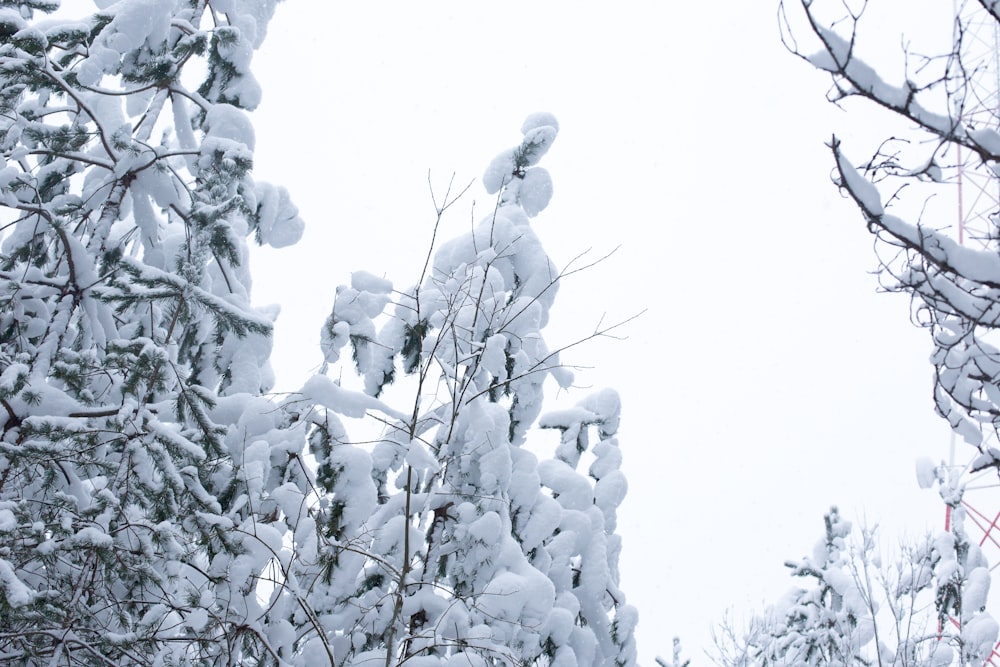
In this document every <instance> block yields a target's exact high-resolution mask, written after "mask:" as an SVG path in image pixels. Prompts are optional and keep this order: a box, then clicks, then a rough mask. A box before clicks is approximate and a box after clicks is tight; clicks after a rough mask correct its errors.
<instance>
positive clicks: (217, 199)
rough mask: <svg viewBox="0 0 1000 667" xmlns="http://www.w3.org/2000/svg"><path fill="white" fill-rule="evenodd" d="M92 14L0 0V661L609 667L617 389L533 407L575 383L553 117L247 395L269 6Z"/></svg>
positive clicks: (171, 1) (259, 354)
mask: <svg viewBox="0 0 1000 667" xmlns="http://www.w3.org/2000/svg"><path fill="white" fill-rule="evenodd" d="M97 4H98V6H99V9H98V10H97V12H96V13H94V14H92V15H90V16H86V17H83V18H80V19H76V20H64V19H48V20H35V17H34V13H35V12H36V11H45V12H47V11H50V10H52V9H54V8H55V6H56V3H54V2H47V1H45V0H24V1H18V0H0V204H2V208H0V230H2V231H0V234H2V238H0V244H2V245H0V428H2V433H0V619H2V620H0V662H3V663H4V664H23V665H36V664H37V665H41V664H53V665H55V664H58V665H144V666H145V665H309V667H315V666H316V665H337V666H340V665H361V664H372V665H375V664H378V665H401V664H404V663H405V664H407V665H463V666H464V665H496V664H510V665H523V664H539V665H551V664H558V665H630V664H634V663H635V646H634V638H633V631H634V628H635V623H636V613H635V610H634V609H633V608H632V607H630V606H629V605H628V604H626V601H625V596H624V594H623V593H622V592H621V590H620V589H619V587H618V581H619V575H618V554H619V550H620V547H621V543H620V539H619V538H618V536H617V534H616V533H615V528H616V510H617V507H618V505H619V503H620V502H621V500H622V498H623V497H624V495H625V491H626V484H625V480H624V477H623V476H622V473H621V471H620V463H621V451H620V449H619V447H618V442H617V439H616V432H617V429H618V423H619V418H620V403H619V399H618V396H617V394H615V393H614V392H613V391H610V390H605V391H601V392H598V393H596V394H594V395H592V396H589V397H585V398H583V400H582V401H581V402H580V403H579V404H578V406H577V407H576V408H572V409H568V410H560V411H557V412H554V413H550V414H548V415H546V416H542V417H541V419H539V417H540V415H542V413H543V390H544V387H545V384H546V381H547V380H548V379H549V378H554V380H555V381H556V383H558V385H560V386H561V387H563V388H568V387H569V385H570V383H571V381H572V374H571V373H570V372H568V371H567V370H566V369H565V368H563V367H562V366H561V364H560V354H559V351H558V350H552V349H550V348H549V347H548V346H547V345H546V343H545V340H544V338H543V336H542V333H541V331H542V328H543V327H544V326H545V324H546V322H547V321H548V318H549V312H550V308H551V306H552V303H553V300H554V298H555V296H556V293H557V290H558V287H559V277H560V274H559V271H558V269H556V267H555V266H554V265H553V263H552V261H551V260H550V259H549V258H548V256H547V255H546V253H545V251H544V249H543V248H542V247H541V244H540V242H539V239H538V237H537V236H536V235H535V233H534V232H533V231H532V228H531V218H532V217H533V216H535V215H538V214H539V213H541V212H542V211H543V210H544V209H545V207H546V205H547V204H548V202H549V200H550V198H551V196H552V183H551V178H550V177H549V174H548V172H547V171H545V170H544V169H543V168H542V167H540V166H538V163H539V161H540V160H541V159H542V157H543V156H544V154H545V153H546V151H548V150H549V148H550V147H551V145H552V143H553V141H554V139H555V138H556V135H557V133H558V125H557V123H556V121H555V119H554V118H553V117H552V116H551V115H548V114H535V115H533V116H531V117H529V118H528V120H527V121H526V122H525V124H524V126H523V128H522V135H523V138H522V140H521V141H520V142H519V143H518V144H517V145H516V146H515V147H513V148H511V149H510V150H507V151H505V152H503V153H502V154H501V155H499V156H498V157H497V158H496V159H495V160H494V161H493V162H492V163H491V165H490V167H489V169H488V170H487V174H486V176H485V177H484V184H485V186H486V188H487V190H488V192H490V193H494V194H496V197H497V198H496V206H495V208H494V210H493V211H492V212H491V213H490V214H489V215H488V216H486V218H485V219H484V220H483V221H482V222H481V223H480V224H479V225H478V226H477V227H476V228H475V229H474V230H473V231H471V232H469V233H467V234H465V235H463V236H460V237H458V238H456V239H453V240H451V241H448V242H446V243H444V244H442V245H441V246H440V247H439V248H438V249H437V250H436V252H435V253H433V257H431V255H428V263H427V266H426V267H425V270H424V273H423V275H422V276H420V278H419V280H418V281H417V285H416V286H414V287H410V288H407V289H404V290H401V291H397V290H395V289H394V288H393V286H392V284H391V283H390V282H389V281H387V280H385V279H383V278H379V277H377V276H376V275H374V274H370V273H366V272H362V271H359V272H356V273H354V274H352V276H351V281H350V284H349V285H345V286H343V287H341V288H340V289H339V290H338V293H337V298H336V302H335V304H334V306H333V311H332V313H331V315H330V317H329V319H328V321H327V324H326V326H325V327H324V329H323V332H322V337H321V345H320V349H319V353H321V354H322V355H323V357H324V358H325V361H326V365H325V366H324V373H322V374H319V375H316V376H314V377H312V378H310V379H308V380H306V381H305V382H304V384H303V386H302V388H301V390H300V391H299V392H296V393H294V394H292V395H289V396H284V397H273V396H269V395H268V394H267V392H268V391H269V390H270V387H271V384H272V374H271V371H270V368H269V365H268V358H269V355H270V349H271V329H272V323H273V321H274V318H275V317H276V316H277V309H274V308H272V309H263V310H262V309H255V308H253V307H251V306H250V287H251V280H250V271H249V267H248V263H247V260H248V248H247V239H248V238H250V237H252V238H253V239H254V240H255V241H256V242H258V243H266V244H270V245H272V246H274V247H282V246H286V245H289V244H292V243H295V242H296V241H297V240H298V238H299V236H300V235H301V231H302V226H303V225H302V221H301V220H300V219H299V217H298V214H297V211H296V209H295V207H294V206H293V205H292V204H291V202H290V201H289V197H288V193H287V192H286V191H285V190H284V189H282V188H280V187H275V186H272V185H268V184H265V183H258V182H255V181H254V180H253V179H252V177H251V169H252V167H253V151H254V130H253V126H252V123H251V121H250V119H249V115H248V113H247V112H248V111H249V110H251V109H252V108H253V107H254V106H255V105H256V104H257V103H258V102H259V100H260V96H261V91H260V87H259V86H258V84H257V82H256V81H255V79H254V78H253V75H252V73H251V71H250V63H251V59H252V55H253V52H254V49H255V48H256V47H257V46H259V44H260V43H261V40H262V39H263V37H264V34H265V31H266V27H267V22H268V20H269V18H270V16H271V14H272V12H273V11H274V4H275V2H274V0H247V1H244V2H234V1H233V0H120V1H119V2H116V3H109V2H105V1H103V0H102V1H100V2H98V3H97ZM190 65H195V66H194V67H189V66H190ZM450 203H453V202H447V203H445V204H444V205H443V206H442V210H441V211H439V214H441V213H443V210H444V208H447V206H448V205H450ZM439 217H440V215H439ZM348 365H353V366H354V367H355V368H356V370H357V371H358V373H359V374H360V380H359V382H358V383H357V388H355V387H354V385H352V383H350V382H346V383H344V385H342V384H341V382H340V378H341V377H342V376H344V375H345V374H349V373H350V370H349V369H345V368H344V367H345V366H348ZM390 385H393V386H390ZM359 419H360V420H364V421H365V422H367V426H363V428H362V429H361V431H360V432H359V433H357V434H354V435H353V436H352V435H350V434H349V433H348V427H350V428H352V429H353V428H355V427H356V426H357V421H356V420H359ZM535 426H541V427H543V428H548V429H556V430H558V431H559V432H560V434H561V436H562V437H561V444H560V445H559V446H558V449H557V451H556V452H555V455H554V458H552V459H551V460H543V461H540V460H539V458H538V457H539V454H537V453H536V452H537V451H541V450H542V449H543V448H533V449H531V450H529V449H528V448H526V447H525V445H526V444H527V443H528V441H529V440H530V439H532V438H535V437H537V434H538V433H540V431H537V430H535V429H533V427H535ZM372 433H379V434H380V435H378V436H377V437H376V439H375V442H371V438H372ZM549 440H550V439H548V440H546V442H548V441H549ZM585 453H586V456H585V457H583V456H582V455H583V454H585ZM582 461H587V462H589V467H588V468H587V469H586V470H583V469H581V465H582Z"/></svg>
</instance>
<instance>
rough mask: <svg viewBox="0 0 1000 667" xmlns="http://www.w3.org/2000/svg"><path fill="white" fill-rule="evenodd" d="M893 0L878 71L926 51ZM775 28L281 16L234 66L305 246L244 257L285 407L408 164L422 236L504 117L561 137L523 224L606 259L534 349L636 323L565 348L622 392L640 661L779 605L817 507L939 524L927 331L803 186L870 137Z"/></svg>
mask: <svg viewBox="0 0 1000 667" xmlns="http://www.w3.org/2000/svg"><path fill="white" fill-rule="evenodd" d="M878 4H884V3H878ZM904 4H905V5H906V6H907V9H908V10H909V11H907V12H905V17H904V18H905V20H906V21H908V23H906V24H899V25H893V24H888V23H878V21H881V18H880V17H877V16H875V17H873V19H872V20H873V22H874V23H873V24H872V27H871V29H870V32H869V33H867V35H868V36H870V37H871V38H873V39H877V40H881V42H882V44H881V45H882V46H883V47H886V48H889V51H890V53H894V52H895V50H896V48H897V47H898V44H899V43H900V34H901V31H902V30H904V29H906V30H908V31H909V30H912V29H913V28H918V29H921V30H924V31H929V33H930V34H937V33H940V35H939V36H940V37H942V38H943V39H945V40H947V39H949V38H950V25H949V24H948V22H947V21H948V16H947V10H948V8H944V11H945V13H944V15H943V21H942V20H940V19H941V18H942V15H941V7H938V8H937V12H938V13H937V14H936V15H935V14H934V13H933V11H932V6H933V5H948V4H950V3H940V2H937V3H930V2H928V1H927V0H920V1H919V2H916V1H915V0H907V2H906V3H904ZM917 5H919V7H918V6H917ZM893 6H894V7H899V6H901V3H900V2H898V1H896V2H894V3H893ZM792 9H795V7H792ZM776 10H777V7H776V3H775V2H768V1H754V2H745V1H737V0H728V1H724V2H711V3H708V2H686V3H671V4H669V5H668V4H667V3H660V2H651V1H646V2H639V1H630V2H621V3H614V5H613V6H612V4H611V3H597V2H589V1H585V2H574V3H569V2H547V3H531V2H523V1H516V2H504V3H489V4H486V3H470V2H460V1H457V0H450V1H443V0H441V1H434V2H419V3H418V2H401V1H393V2H380V3H329V4H327V3H315V2H312V3H311V2H306V1H305V0H297V1H294V2H287V3H284V4H282V5H280V6H279V8H278V13H277V16H276V18H275V20H274V22H273V23H272V25H271V29H270V33H269V36H268V39H267V41H266V42H265V45H264V48H263V50H262V52H261V53H259V54H258V56H257V57H256V59H255V72H256V73H257V76H258V78H259V79H260V81H261V83H262V85H263V87H264V103H263V105H262V106H261V108H260V109H259V111H258V113H257V114H256V116H255V118H256V120H255V124H256V126H257V133H258V149H257V168H256V173H257V176H258V178H262V179H264V180H269V181H272V182H275V183H281V184H283V185H285V186H287V187H288V188H289V189H290V190H291V192H292V195H293V198H294V200H295V201H296V203H297V204H298V206H299V207H300V209H301V212H302V215H303V217H304V218H305V219H306V222H307V225H308V228H307V231H306V236H305V238H304V239H303V241H302V243H301V244H300V245H299V246H297V247H294V248H290V249H286V250H282V251H280V252H261V253H258V254H257V256H256V257H255V262H256V264H255V266H254V272H255V275H256V276H257V279H256V284H255V294H256V298H257V300H258V301H259V302H261V303H266V302H272V301H277V302H281V303H282V305H283V314H282V318H281V319H280V320H279V324H278V328H277V349H276V352H275V356H274V359H275V362H276V366H277V367H278V371H279V382H280V383H281V384H282V385H283V386H284V387H285V388H289V387H291V386H293V385H295V386H297V385H298V383H299V382H300V380H299V379H297V378H301V377H303V376H304V373H305V372H307V371H308V370H309V369H311V368H313V367H315V365H316V364H317V363H318V361H319V358H320V357H319V353H318V350H317V348H316V342H317V340H318V331H319V326H320V324H321V322H322V320H323V318H324V317H325V316H326V314H327V313H328V312H329V307H330V305H331V304H332V299H333V293H334V289H335V287H336V285H337V284H339V283H342V282H347V281H348V279H349V273H350V272H351V271H353V270H356V269H366V270H369V271H372V272H374V273H377V274H384V275H386V276H387V277H389V278H390V279H393V280H395V281H396V282H397V283H398V284H400V285H407V284H409V283H410V282H412V281H413V280H414V279H415V277H416V275H417V270H418V269H419V266H420V264H422V261H423V257H424V252H425V249H426V246H427V243H428V241H429V238H430V232H431V224H432V222H433V210H432V206H431V203H430V197H429V195H428V186H427V180H426V179H427V173H428V170H429V169H430V170H431V176H432V180H433V182H434V184H435V187H436V188H438V189H443V188H444V186H445V185H446V183H447V181H448V179H449V177H450V175H451V174H452V172H454V173H455V174H456V181H457V182H459V183H463V184H464V183H466V182H468V181H470V180H472V179H476V184H475V186H474V187H473V189H472V190H471V191H470V195H469V197H468V198H467V199H466V200H465V201H464V203H463V204H459V205H457V206H456V207H455V208H454V209H453V210H452V213H451V215H450V216H448V217H447V218H446V220H445V227H444V234H445V237H449V236H451V235H454V234H456V233H459V232H460V231H463V230H465V229H467V228H468V226H469V222H470V215H471V214H470V207H471V205H472V202H473V200H476V201H478V202H479V206H478V210H479V211H480V212H482V211H484V210H486V208H485V207H487V206H489V202H490V198H489V197H488V196H486V195H485V193H484V192H483V190H482V187H481V185H480V184H479V181H478V178H479V176H480V175H481V173H482V171H483V169H484V168H485V167H486V165H487V163H488V162H489V160H490V159H491V158H492V157H493V155H495V154H496V153H497V152H499V151H500V150H502V149H504V148H507V147H508V146H510V145H513V144H514V142H516V141H517V140H518V139H519V137H520V135H519V133H518V128H519V127H520V123H521V121H522V119H523V118H524V116H525V115H526V114H527V113H529V112H532V111H536V110H546V111H551V112H553V113H555V114H556V115H557V117H558V118H559V120H560V123H561V127H562V129H561V132H560V135H559V138H558V140H557V141H556V143H555V145H554V147H553V149H552V150H551V152H550V153H549V154H548V155H547V156H546V158H545V160H544V166H545V167H546V168H547V169H549V171H550V172H551V173H552V176H553V180H554V183H555V195H554V198H553V202H552V204H551V205H550V206H549V208H548V209H547V210H546V211H544V212H543V213H542V214H541V215H540V216H539V217H538V218H536V223H535V227H536V229H537V231H538V233H539V234H540V235H541V237H542V239H543V241H544V242H545V243H546V246H547V249H548V251H549V254H550V255H551V256H552V257H553V258H554V259H555V261H556V262H557V264H561V265H562V264H565V263H566V262H568V261H569V260H570V259H571V258H572V257H574V256H575V255H577V254H578V253H580V252H582V251H584V250H587V249H588V248H593V253H594V255H595V257H596V256H599V255H601V254H604V253H606V252H607V251H609V250H611V249H613V248H614V247H616V246H618V245H619V244H620V245H621V246H622V247H621V249H620V250H619V251H618V253H617V254H615V255H614V256H613V257H612V258H610V259H609V260H607V261H606V262H604V263H603V264H601V265H599V266H597V267H595V268H594V269H592V270H590V271H588V272H586V273H585V274H583V275H577V276H574V277H573V278H571V279H568V280H566V281H565V282H564V284H563V285H562V288H561V291H560V294H559V299H558V301H557V305H556V308H555V311H554V314H553V318H552V321H553V324H552V326H551V329H550V333H549V341H550V344H553V345H556V344H560V343H566V342H570V341H572V340H575V339H576V338H579V337H581V336H585V335H587V334H588V333H589V332H591V331H592V330H593V328H594V326H595V325H596V323H597V322H598V321H599V320H600V318H601V317H602V316H606V318H607V319H616V318H617V319H622V318H625V317H628V316H630V315H632V314H634V313H636V312H638V311H640V310H643V309H648V311H647V312H646V314H645V315H643V316H642V317H641V318H640V319H639V320H637V321H635V322H633V323H632V324H630V325H629V326H628V328H627V331H626V333H627V335H628V339H627V340H624V341H598V342H594V343H588V344H587V345H584V346H581V347H578V348H575V349H574V350H573V351H572V353H570V354H567V355H566V357H564V360H566V361H568V362H570V363H575V364H579V365H582V366H590V367H592V370H586V371H583V372H580V373H579V374H578V381H579V382H580V384H583V385H591V386H612V387H615V388H616V389H618V390H619V391H620V392H621V394H622V395H623V400H624V410H625V412H624V421H623V427H622V432H621V445H622V447H623V453H624V455H625V471H626V473H627V474H628V476H629V481H630V492H629V496H628V498H627V499H626V501H625V504H624V505H623V507H622V508H621V511H620V515H621V522H620V523H621V531H622V533H623V535H624V539H625V545H624V554H623V562H622V567H623V586H624V590H625V591H626V593H627V594H628V595H629V600H630V602H633V603H635V604H636V605H638V607H639V610H640V615H641V616H640V618H641V623H640V630H639V641H640V648H639V650H640V658H641V660H642V662H643V663H644V664H647V665H649V664H652V663H653V656H654V655H656V654H661V655H664V656H665V657H666V656H668V655H669V650H670V639H669V638H670V637H671V636H673V635H675V634H679V635H680V636H681V637H682V639H683V641H684V644H685V646H686V649H687V653H688V654H689V655H692V656H693V657H695V661H696V662H698V663H702V664H704V663H705V662H706V660H704V659H703V657H702V656H701V655H700V652H701V649H702V648H705V647H707V646H708V643H709V639H708V637H709V630H710V628H711V627H712V625H713V624H715V623H717V622H718V621H719V620H721V618H722V615H723V613H724V612H725V611H726V609H728V608H730V607H731V608H733V609H734V610H735V612H736V614H737V615H739V614H741V613H743V612H746V611H747V610H748V609H750V608H753V607H757V608H759V607H761V606H762V605H763V603H764V602H765V601H774V600H776V599H777V598H778V597H779V596H780V595H781V594H782V593H783V592H784V591H785V590H786V589H787V588H788V587H789V586H790V585H791V580H790V579H788V577H787V575H786V574H785V568H784V567H783V566H782V563H783V561H784V560H786V559H795V558H798V557H800V556H802V555H804V554H805V553H806V552H808V551H809V550H811V547H812V545H813V543H814V542H815V540H816V539H817V538H818V537H819V536H820V534H821V532H822V525H823V524H822V515H823V512H824V511H825V510H826V509H827V508H828V507H829V506H830V504H834V503H835V504H838V505H839V506H840V507H841V510H842V512H843V513H844V514H845V515H846V516H848V517H850V518H852V519H854V520H855V521H862V520H863V517H865V516H867V518H868V521H869V522H871V523H874V522H880V523H881V524H882V525H883V530H884V531H885V535H886V536H887V538H888V539H889V540H890V541H893V540H895V539H896V535H897V534H900V533H902V531H903V530H907V531H910V532H911V533H914V532H923V530H924V527H925V526H933V527H935V528H936V527H938V526H939V525H940V524H941V521H942V517H943V511H942V509H941V506H940V503H939V501H938V499H937V497H936V495H935V494H934V493H933V492H931V491H921V490H919V489H918V488H917V485H916V482H915V476H914V472H913V461H914V459H915V458H916V457H918V456H923V455H929V456H932V457H934V458H936V459H943V458H945V457H946V456H947V450H948V432H947V428H946V427H945V425H944V424H943V422H941V421H940V420H939V419H938V418H937V417H935V416H934V414H933V411H932V404H931V367H930V365H929V364H928V363H927V356H928V354H929V352H930V342H929V339H928V338H927V335H926V333H925V332H923V331H921V330H918V329H916V328H914V327H913V326H912V325H911V324H910V322H909V303H908V301H907V299H906V298H905V297H902V296H887V295H880V294H876V287H877V282H876V279H875V278H874V277H873V276H872V275H870V272H871V271H872V270H873V269H875V267H876V261H875V257H874V254H873V252H872V238H871V237H870V236H869V234H868V232H867V231H866V230H865V228H864V223H863V221H862V220H861V218H860V215H859V214H858V213H857V211H856V210H855V208H854V207H853V205H852V204H850V203H849V202H847V201H845V200H843V199H842V198H841V197H840V196H839V194H838V193H837V191H836V189H835V188H834V187H833V185H831V183H830V181H829V175H830V171H831V168H832V160H831V157H830V155H829V151H828V149H827V148H826V147H825V146H824V141H827V140H829V137H830V135H831V134H832V133H833V132H834V131H836V132H837V133H838V135H841V136H842V137H843V138H844V139H845V148H846V150H847V152H848V154H849V155H857V156H859V157H858V158H857V159H859V160H860V159H861V158H862V157H863V156H864V155H865V153H866V152H870V150H871V149H872V148H873V144H871V143H869V141H870V139H869V137H872V136H875V137H877V136H879V135H878V133H873V131H872V126H873V125H874V126H876V128H877V127H878V124H879V123H880V122H881V120H882V119H881V117H879V116H877V115H876V116H871V115H865V114H862V113H861V110H862V108H863V107H862V106H861V105H849V107H848V109H849V111H850V112H851V113H846V114H845V113H843V112H841V111H839V110H837V109H836V108H834V107H832V106H831V105H829V104H828V103H826V102H825V99H824V95H825V93H826V90H827V88H828V78H827V77H825V76H824V75H822V74H821V73H819V72H816V71H814V70H811V69H810V68H809V67H808V66H807V65H806V64H804V63H803V62H801V61H799V60H797V59H796V58H794V57H792V56H791V55H789V54H788V53H787V52H786V51H785V49H784V48H783V47H782V45H781V43H780V41H779V37H778V26H777V19H776ZM908 34H909V33H908ZM945 43H947V42H945ZM855 142H856V143H855ZM852 149H853V150H852ZM479 216H480V213H477V214H476V217H477V218H478V217H479ZM942 224H946V223H942ZM303 286H306V288H305V289H303ZM583 395H584V391H578V392H576V393H575V394H573V395H571V396H570V398H571V399H572V400H578V399H579V398H581V397H582V396H583Z"/></svg>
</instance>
